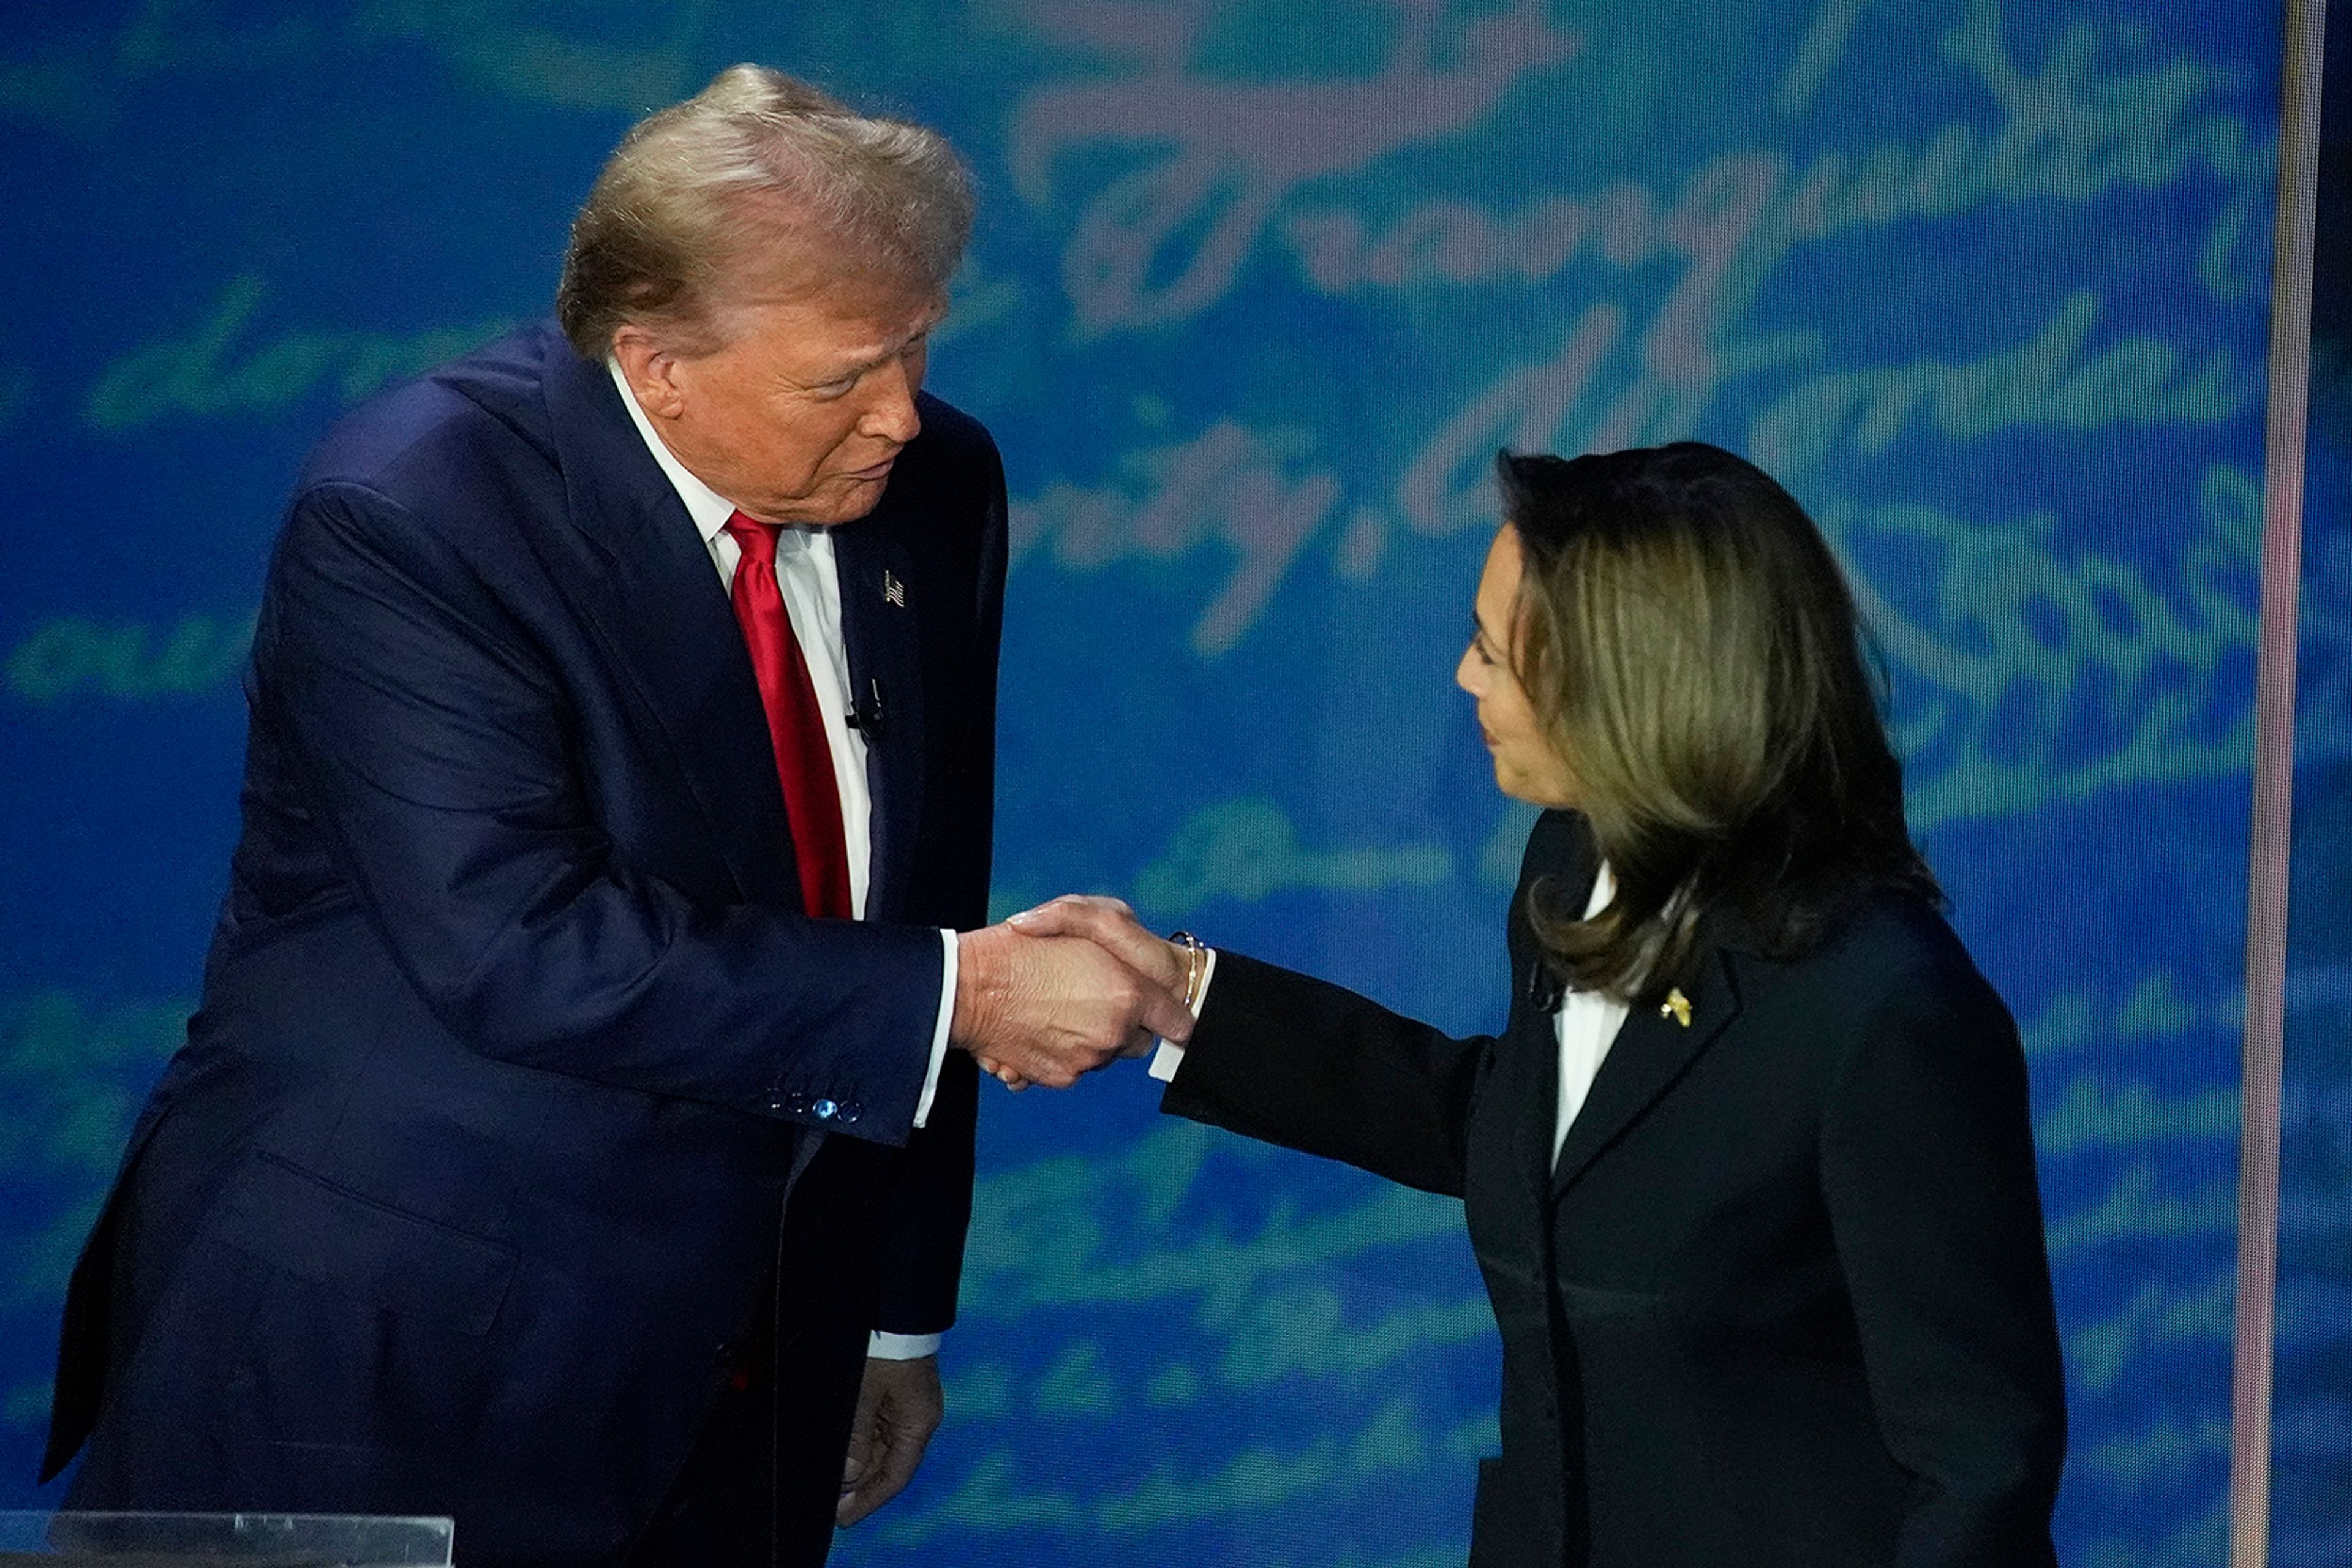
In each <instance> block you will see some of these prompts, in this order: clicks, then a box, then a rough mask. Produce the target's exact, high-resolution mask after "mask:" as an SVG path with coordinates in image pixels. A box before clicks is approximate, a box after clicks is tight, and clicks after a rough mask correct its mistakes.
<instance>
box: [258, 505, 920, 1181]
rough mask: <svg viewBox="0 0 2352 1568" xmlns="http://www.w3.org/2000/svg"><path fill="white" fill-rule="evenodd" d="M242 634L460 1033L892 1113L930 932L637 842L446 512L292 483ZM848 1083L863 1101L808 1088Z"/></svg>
mask: <svg viewBox="0 0 2352 1568" xmlns="http://www.w3.org/2000/svg"><path fill="white" fill-rule="evenodd" d="M254 661H255V662H254V688H253V692H254V702H255V707H256V715H255V718H256V722H257V724H268V725H272V726H275V727H277V728H278V730H280V731H282V732H283V733H284V734H285V735H286V737H287V738H288V740H289V744H290V746H291V748H292V750H293V752H294V753H295V754H296V755H297V756H298V757H299V759H300V763H301V765H302V766H303V768H304V770H305V772H306V773H307V779H306V784H307V789H306V801H307V803H308V804H309V805H310V809H311V812H312V815H313V816H314V818H315V824H316V826H317V828H318V830H319V831H320V834H321V835H322V837H324V839H325V840H326V842H327V843H328V844H329V846H330V847H331V849H332V851H333V852H334V854H335V856H336V858H337V859H338V860H339V861H340V862H341V865H342V866H343V868H345V870H346V872H347V874H348V878H349V880H350V882H351V884H352V889H354V892H355V895H356V899H357V902H358V904H359V905H360V907H361V908H362V910H363V911H364V912H365V914H366V915H367V917H368V918H369V919H370V921H372V922H373V924H374V926H375V928H376V930H377V931H378V932H379V934H380V936H381V938H382V940H383V942H384V943H385V945H386V947H387V948H388V949H389V951H390V952H391V953H392V954H393V956H394V961H395V962H396V963H398V965H399V966H400V968H401V970H402V972H403V973H404V975H405V976H406V978H407V979H408V981H409V982H410V984H412V985H414V986H415V990H416V992H417V994H419V995H420V996H421V997H422V998H423V999H424V1000H425V1004H426V1005H428V1006H429V1007H430V1008H431V1009H432V1011H433V1013H434V1015H435V1016H436V1018H438V1019H439V1021H440V1022H441V1023H442V1025H443V1026H445V1027H446V1028H447V1029H448V1030H449V1031H450V1033H451V1034H452V1035H454V1036H455V1037H457V1039H458V1040H459V1041H460V1042H462V1043H463V1044H464V1045H466V1046H467V1047H469V1048H471V1049H473V1050H476V1051H478V1052H481V1053H482V1054H484V1055H486V1056H489V1057H494V1058H499V1059H501V1060H504V1061H509V1062H512V1063H515V1064H518V1065H520V1066H524V1067H529V1068H537V1069H541V1070H544V1071H549V1072H556V1073H563V1074H568V1075H571V1076H573V1077H577V1078H582V1079H593V1080H596V1081H598V1082H602V1083H607V1084H612V1085H615V1086H619V1087H623V1088H628V1089H642V1090H646V1091H649V1092H653V1093H659V1094H666V1095H676V1096H680V1097H684V1098H688V1099H693V1100H705V1101H709V1102H710V1103H713V1104H718V1105H724V1106H729V1107H731V1108H734V1109H737V1110H745V1111H749V1112H751V1113H754V1114H758V1115H763V1116H772V1117H776V1118H780V1119H782V1120H788V1121H801V1122H803V1123H805V1124H807V1125H811V1126H816V1127H823V1128H824V1129H825V1130H827V1131H846V1132H850V1133H852V1134H854V1135H856V1136H858V1137H861V1138H866V1139H870V1140H874V1141H877V1142H885V1143H898V1142H903V1141H904V1140H905V1138H906V1136H907V1133H908V1130H909V1128H910V1126H911V1124H912V1121H913V1119H914V1110H915V1102H916V1100H917V1099H918V1097H919V1094H920V1092H921V1086H922V1081H923V1077H924V1074H925V1071H926V1069H927V1068H928V1067H929V1046H930V1040H931V1034H932V1024H933V1021H934V1017H935V1015H936V1012H937V1008H938V1005H939V1001H938V999H939V994H940V968H941V963H942V962H943V961H942V955H941V953H940V938H939V935H938V933H937V932H936V931H931V930H929V929H925V928H922V927H916V926H901V927H893V926H887V925H866V924H862V923H856V922H851V921H815V920H809V919H805V918H803V917H801V916H799V915H798V914H796V913H794V914H782V913H778V912H775V911H772V910H761V909H756V908H752V907H749V906H744V905H730V906H718V907H714V906H710V905H709V904H707V903H706V904H697V903H694V902H691V901H689V900H688V899H687V898H686V897H685V896H684V895H683V894H682V893H681V892H680V891H679V890H678V889H676V888H675V887H672V886H670V885H668V884H667V883H666V882H664V881H662V880H661V879H657V878H655V877H652V876H649V875H647V874H646V873H645V872H644V871H643V870H641V869H640V868H636V867H635V866H633V865H631V864H629V863H628V862H627V861H626V860H625V859H624V858H623V857H622V856H621V855H620V854H619V853H617V852H616V849H615V847H614V843H613V841H612V840H611V838H610V837H608V836H607V835H606V834H605V833H604V830H603V829H602V827H601V826H600V825H599V819H598V816H597V814H596V812H595V810H594V807H593V790H594V784H593V776H592V775H591V773H590V772H589V763H588V759H586V758H584V757H583V756H582V755H581V751H580V748H581V746H582V743H583V742H582V738H581V737H580V735H579V734H578V733H577V731H576V727H575V725H574V724H573V722H572V718H571V710H570V707H569V704H568V703H567V701H566V700H565V698H564V693H563V685H562V677H561V672H560V671H559V670H558V669H556V668H553V666H552V662H551V660H550V659H549V658H548V657H547V656H546V655H545V653H544V651H543V649H542V648H541V646H540V645H539V644H538V643H537V642H536V641H535V640H534V638H533V637H531V636H530V632H529V630H528V628H527V627H526V626H523V625H521V624H520V622H519V621H518V620H517V618H516V617H515V616H514V615H513V613H512V612H511V610H510V609H509V607H508V606H507V605H505V604H504V603H503V602H502V600H501V599H500V598H499V595H498V594H497V593H495V592H494V591H493V590H492V589H491V588H490V587H489V586H488V584H485V583H484V582H482V581H481V580H480V579H479V578H478V575H477V574H475V572H474V571H473V570H472V568H471V566H470V564H469V563H467V560H466V559H464V557H463V556H462V554H461V552H458V551H457V549H455V548H454V547H453V546H452V545H451V543H450V542H449V541H448V540H447V539H446V538H445V537H443V536H442V535H441V534H440V533H439V532H437V531H435V530H434V529H431V528H428V527H426V526H425V525H423V523H422V522H421V521H420V520H418V519H417V518H415V516H413V515H411V514H410V513H408V512H407V511H406V510H404V509H403V508H402V507H401V506H400V505H399V504H398V503H397V502H395V501H394V500H391V499H390V498H388V497H386V496H383V495H382V494H380V493H378V492H376V491H374V490H373V489H369V488H367V487H365V486H362V485H358V484H353V483H348V482H337V483H333V484H330V485H323V486H320V487H316V488H313V489H310V490H307V491H305V492H304V493H303V494H302V495H301V496H299V497H298V499H297V500H296V501H295V504H294V507H293V509H292V510H291V513H290V514H289V521H288V523H287V528H286V531H285V533H284V535H283V536H282V538H281V540H280V542H279V545H278V553H277V556H276V558H275V560H274V561H273V563H272V567H271V572H270V577H269V581H268V586H267V588H266V590H265V593H264V595H263V609H262V616H261V621H260V624H259V626H258V628H257V633H256V638H255V651H254ZM828 1102H830V1103H828ZM848 1103H855V1104H856V1106H857V1108H858V1110H857V1114H856V1118H855V1121H854V1122H845V1121H843V1120H841V1119H840V1118H839V1117H838V1116H837V1115H835V1116H833V1117H822V1116H820V1115H819V1114H818V1113H817V1112H818V1108H819V1107H820V1106H822V1107H823V1108H824V1110H828V1111H832V1110H836V1108H837V1107H838V1106H840V1105H843V1104H848Z"/></svg>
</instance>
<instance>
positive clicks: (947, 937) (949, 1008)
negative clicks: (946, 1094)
mask: <svg viewBox="0 0 2352 1568" xmlns="http://www.w3.org/2000/svg"><path fill="white" fill-rule="evenodd" d="M940 942H942V943H943V944H944V945H945V946H946V949H947V961H946V962H945V963H941V964H940V1016H939V1020H938V1022H936V1023H934V1024H933V1025H932V1026H931V1065H930V1069H929V1071H927V1072H926V1073H924V1074H923V1092H922V1094H921V1095H920V1096H919V1097H918V1098H917V1100H915V1125H916V1126H918V1127H920V1126H923V1125H924V1124H925V1123H927V1122H928V1121H930V1118H931V1101H932V1100H933V1099H935V1098H936V1097H937V1096H938V1094H939V1092H940V1064H942V1063H944V1062H945V1061H946V1060H947V1059H948V1026H949V1025H950V1024H952V1023H953V1022H954V1021H955V994H956V959H957V954H958V951H959V950H958V949H957V947H956V933H955V932H953V931H950V930H949V929H948V928H947V927H945V926H941V927H940ZM1206 992H1207V987H1205V986H1203V987H1202V993H1203V994H1206ZM916 1337H918V1338H919V1337H922V1336H916ZM933 1348H934V1349H936V1348H937V1347H936V1346H935V1347H933ZM917 1353H919V1354H922V1355H929V1354H930V1353H931V1352H930V1351H922V1352H917Z"/></svg>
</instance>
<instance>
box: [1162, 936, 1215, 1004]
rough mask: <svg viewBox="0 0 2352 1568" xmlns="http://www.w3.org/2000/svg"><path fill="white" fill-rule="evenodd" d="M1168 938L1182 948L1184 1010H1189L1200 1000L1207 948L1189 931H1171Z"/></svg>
mask: <svg viewBox="0 0 2352 1568" xmlns="http://www.w3.org/2000/svg"><path fill="white" fill-rule="evenodd" d="M1168 940H1169V941H1170V942H1176V943H1179V944H1180V945H1181V946H1182V948H1183V949H1184V1010H1185V1011H1186V1012H1191V1011H1192V1009H1193V1008H1194V1007H1196V1006H1198V1005H1200V1002H1201V981H1202V977H1203V976H1204V975H1205V974H1206V973H1207V972H1208V968H1209V950H1208V949H1207V948H1205V947H1202V945H1201V939H1200V938H1199V937H1197V936H1194V935H1193V934H1192V932H1191V931H1171V932H1170V933H1169V935H1168Z"/></svg>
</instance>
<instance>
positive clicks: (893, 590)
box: [882, 567, 907, 610]
mask: <svg viewBox="0 0 2352 1568" xmlns="http://www.w3.org/2000/svg"><path fill="white" fill-rule="evenodd" d="M882 597H883V600H884V601H885V602H886V603H888V604H893V605H898V607H899V608H900V609H902V610H903V609H905V608H906V607H907V584H904V583H901V582H899V581H898V579H897V578H896V577H893V576H892V575H890V573H889V570H888V568H887V567H886V568H884V570H883V573H882Z"/></svg>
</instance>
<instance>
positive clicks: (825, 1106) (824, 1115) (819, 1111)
mask: <svg viewBox="0 0 2352 1568" xmlns="http://www.w3.org/2000/svg"><path fill="white" fill-rule="evenodd" d="M809 1109H810V1110H814V1111H815V1112H816V1119H817V1120H818V1121H832V1120H833V1116H834V1112H835V1111H837V1110H840V1109H841V1107H839V1106H837V1105H835V1104H834V1102H833V1101H831V1100H818V1101H817V1102H816V1103H815V1104H814V1105H813V1106H811V1107H809Z"/></svg>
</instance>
